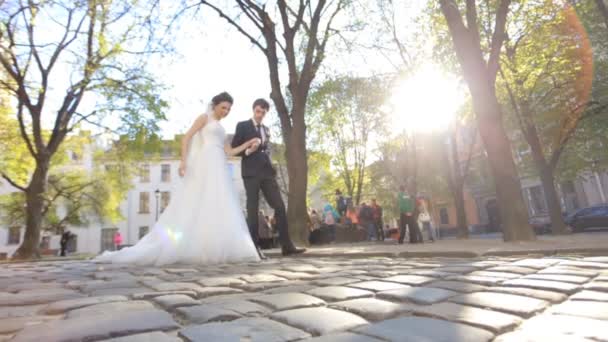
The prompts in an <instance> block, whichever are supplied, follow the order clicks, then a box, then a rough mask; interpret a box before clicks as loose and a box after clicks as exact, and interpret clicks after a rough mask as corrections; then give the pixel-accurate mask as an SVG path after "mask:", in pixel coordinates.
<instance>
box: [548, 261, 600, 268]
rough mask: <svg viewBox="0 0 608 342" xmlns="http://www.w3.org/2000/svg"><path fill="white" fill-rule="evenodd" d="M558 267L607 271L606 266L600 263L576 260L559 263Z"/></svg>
mask: <svg viewBox="0 0 608 342" xmlns="http://www.w3.org/2000/svg"><path fill="white" fill-rule="evenodd" d="M559 265H560V266H573V267H581V268H591V269H608V264H606V263H602V262H593V261H578V260H568V261H564V262H561V263H560V264H559Z"/></svg>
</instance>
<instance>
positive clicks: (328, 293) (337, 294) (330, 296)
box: [306, 286, 374, 302]
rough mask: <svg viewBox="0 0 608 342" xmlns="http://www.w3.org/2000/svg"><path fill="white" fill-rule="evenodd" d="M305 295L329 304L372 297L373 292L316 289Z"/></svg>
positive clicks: (335, 287) (350, 289)
mask: <svg viewBox="0 0 608 342" xmlns="http://www.w3.org/2000/svg"><path fill="white" fill-rule="evenodd" d="M306 293H308V294H309V295H312V296H315V297H319V298H321V299H324V300H326V301H329V302H335V301H344V300H348V299H356V298H365V297H373V296H374V293H373V292H370V291H365V290H361V289H354V288H352V287H345V286H327V287H317V288H314V289H312V290H309V291H307V292H306Z"/></svg>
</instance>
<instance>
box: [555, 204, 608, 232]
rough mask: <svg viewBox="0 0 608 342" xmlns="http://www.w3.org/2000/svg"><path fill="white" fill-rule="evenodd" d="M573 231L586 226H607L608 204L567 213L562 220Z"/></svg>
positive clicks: (583, 228)
mask: <svg viewBox="0 0 608 342" xmlns="http://www.w3.org/2000/svg"><path fill="white" fill-rule="evenodd" d="M564 221H565V222H566V224H567V225H568V226H569V227H571V228H572V231H573V232H582V231H584V230H585V229H587V228H608V204H600V205H594V206H592V207H588V208H583V209H580V210H578V211H575V212H574V213H572V214H570V215H568V216H567V217H566V219H565V220H564Z"/></svg>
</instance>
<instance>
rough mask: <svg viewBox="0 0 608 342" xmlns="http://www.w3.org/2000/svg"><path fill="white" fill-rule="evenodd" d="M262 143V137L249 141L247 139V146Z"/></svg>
mask: <svg viewBox="0 0 608 342" xmlns="http://www.w3.org/2000/svg"><path fill="white" fill-rule="evenodd" d="M259 144H260V138H253V139H251V140H249V141H247V147H252V146H255V145H259Z"/></svg>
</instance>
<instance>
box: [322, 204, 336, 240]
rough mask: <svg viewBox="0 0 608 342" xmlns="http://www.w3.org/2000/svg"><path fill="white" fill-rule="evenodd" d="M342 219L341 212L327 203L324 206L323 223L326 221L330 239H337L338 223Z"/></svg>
mask: <svg viewBox="0 0 608 342" xmlns="http://www.w3.org/2000/svg"><path fill="white" fill-rule="evenodd" d="M338 220H340V214H338V212H337V211H336V210H335V209H334V207H332V206H331V204H329V203H327V204H326V205H325V207H324V208H323V223H325V229H326V230H327V232H328V235H329V241H330V242H332V241H335V240H336V223H337V222H338Z"/></svg>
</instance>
